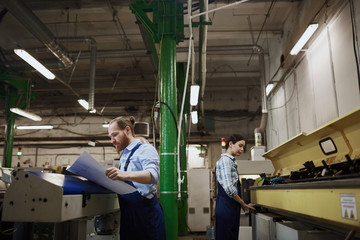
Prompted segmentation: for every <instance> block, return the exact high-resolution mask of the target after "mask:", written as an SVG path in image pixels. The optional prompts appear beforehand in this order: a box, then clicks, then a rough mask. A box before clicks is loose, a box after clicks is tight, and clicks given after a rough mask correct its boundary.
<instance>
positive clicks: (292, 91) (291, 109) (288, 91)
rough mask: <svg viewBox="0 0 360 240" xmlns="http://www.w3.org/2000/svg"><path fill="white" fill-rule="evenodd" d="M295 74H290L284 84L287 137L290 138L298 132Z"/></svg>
mask: <svg viewBox="0 0 360 240" xmlns="http://www.w3.org/2000/svg"><path fill="white" fill-rule="evenodd" d="M295 79H296V74H295V73H293V74H291V75H290V76H289V77H288V78H287V79H286V82H285V98H286V106H285V107H286V116H287V128H288V137H289V138H292V137H294V136H295V135H297V134H298V133H299V132H300V126H299V109H298V101H297V88H296V83H295V81H296V80H295Z"/></svg>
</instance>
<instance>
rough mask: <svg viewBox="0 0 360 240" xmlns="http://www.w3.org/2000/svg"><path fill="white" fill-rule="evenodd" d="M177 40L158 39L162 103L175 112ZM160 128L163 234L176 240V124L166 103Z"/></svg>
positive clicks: (169, 238) (162, 108) (162, 107)
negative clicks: (159, 44)
mask: <svg viewBox="0 0 360 240" xmlns="http://www.w3.org/2000/svg"><path fill="white" fill-rule="evenodd" d="M175 61H176V42H175V39H172V38H164V39H163V40H162V42H161V60H160V91H161V102H164V103H166V104H167V105H168V106H169V107H170V108H171V110H172V111H173V113H174V114H176V113H177V104H176V103H177V94H176V65H175V63H176V62H175ZM160 113H161V115H160V116H161V128H160V176H161V181H160V201H161V205H162V207H163V209H164V213H165V226H166V237H167V239H168V240H171V239H177V234H178V226H177V225H178V223H177V218H178V216H177V215H178V214H177V171H176V170H177V169H176V160H177V156H176V153H177V151H176V140H177V137H176V135H177V134H176V132H177V126H176V124H175V121H174V119H173V116H172V114H171V112H170V109H169V108H167V107H166V106H165V105H162V106H161V110H160Z"/></svg>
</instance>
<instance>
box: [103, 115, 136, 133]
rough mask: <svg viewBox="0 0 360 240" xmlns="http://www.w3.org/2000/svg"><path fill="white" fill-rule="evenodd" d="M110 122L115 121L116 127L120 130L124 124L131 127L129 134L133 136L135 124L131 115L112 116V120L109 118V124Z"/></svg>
mask: <svg viewBox="0 0 360 240" xmlns="http://www.w3.org/2000/svg"><path fill="white" fill-rule="evenodd" d="M112 123H116V125H117V127H118V128H119V129H120V130H124V129H125V128H126V126H129V127H130V129H131V134H132V136H133V137H135V131H134V125H135V118H134V117H133V116H130V117H123V116H121V117H117V118H114V119H113V120H111V122H110V124H109V125H111V124H112Z"/></svg>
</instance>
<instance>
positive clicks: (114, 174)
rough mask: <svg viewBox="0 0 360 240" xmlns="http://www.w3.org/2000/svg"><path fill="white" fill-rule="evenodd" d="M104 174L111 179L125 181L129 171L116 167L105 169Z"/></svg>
mask: <svg viewBox="0 0 360 240" xmlns="http://www.w3.org/2000/svg"><path fill="white" fill-rule="evenodd" d="M105 174H106V176H108V177H109V178H110V179H112V180H120V181H126V180H128V177H129V176H128V175H129V172H125V171H121V170H120V169H118V168H116V167H111V168H108V169H106V171H105Z"/></svg>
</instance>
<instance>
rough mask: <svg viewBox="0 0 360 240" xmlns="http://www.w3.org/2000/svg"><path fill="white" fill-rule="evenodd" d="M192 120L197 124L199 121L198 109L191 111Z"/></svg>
mask: <svg viewBox="0 0 360 240" xmlns="http://www.w3.org/2000/svg"><path fill="white" fill-rule="evenodd" d="M191 122H192V123H193V124H197V123H198V113H197V111H192V112H191Z"/></svg>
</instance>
